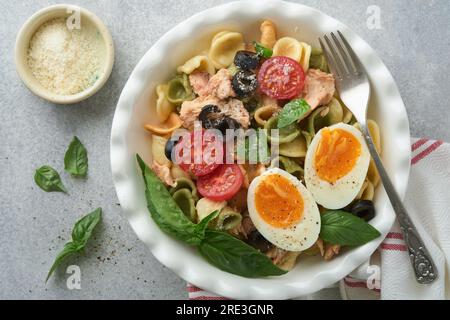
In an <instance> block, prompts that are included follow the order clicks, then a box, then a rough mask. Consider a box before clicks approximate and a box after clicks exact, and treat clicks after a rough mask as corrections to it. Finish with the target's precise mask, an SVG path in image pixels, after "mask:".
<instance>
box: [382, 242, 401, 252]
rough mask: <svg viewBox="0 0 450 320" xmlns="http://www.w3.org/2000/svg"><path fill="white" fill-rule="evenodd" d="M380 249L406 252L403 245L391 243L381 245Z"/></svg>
mask: <svg viewBox="0 0 450 320" xmlns="http://www.w3.org/2000/svg"><path fill="white" fill-rule="evenodd" d="M380 248H381V249H383V250H389V251H406V250H407V248H406V246H405V245H404V244H392V243H382V244H381V245H380Z"/></svg>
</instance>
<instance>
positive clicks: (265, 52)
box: [253, 41, 273, 59]
mask: <svg viewBox="0 0 450 320" xmlns="http://www.w3.org/2000/svg"><path fill="white" fill-rule="evenodd" d="M253 46H254V47H255V51H256V53H257V54H258V55H259V56H261V57H263V58H266V59H269V58H270V57H271V56H272V55H273V50H272V49H269V48H266V47H264V46H263V45H262V44H261V43H258V42H256V41H253Z"/></svg>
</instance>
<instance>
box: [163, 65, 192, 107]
mask: <svg viewBox="0 0 450 320" xmlns="http://www.w3.org/2000/svg"><path fill="white" fill-rule="evenodd" d="M166 95H167V99H168V100H169V101H170V102H172V103H173V104H175V105H181V104H182V103H183V102H184V101H189V100H193V99H194V98H195V95H194V91H193V90H192V87H191V85H190V83H189V78H188V76H187V74H185V73H183V74H182V75H179V76H176V77H175V78H173V79H172V80H170V81H169V83H168V84H167V91H166Z"/></svg>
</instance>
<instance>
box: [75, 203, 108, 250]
mask: <svg viewBox="0 0 450 320" xmlns="http://www.w3.org/2000/svg"><path fill="white" fill-rule="evenodd" d="M101 218H102V208H97V209H95V210H94V211H93V212H91V213H89V214H88V215H86V216H84V217H83V218H81V219H80V220H78V221H77V222H76V223H75V226H74V227H73V230H72V240H73V241H74V242H75V243H76V244H77V245H79V246H82V247H84V246H85V245H86V243H87V241H88V240H89V238H90V237H91V235H92V231H93V230H94V228H95V226H96V225H97V224H98V223H99V222H100V220H101Z"/></svg>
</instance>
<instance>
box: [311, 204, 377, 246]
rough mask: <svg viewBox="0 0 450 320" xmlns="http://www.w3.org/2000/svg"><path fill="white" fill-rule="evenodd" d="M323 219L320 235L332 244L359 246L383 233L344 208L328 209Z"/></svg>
mask: <svg viewBox="0 0 450 320" xmlns="http://www.w3.org/2000/svg"><path fill="white" fill-rule="evenodd" d="M321 220H322V224H321V228H320V236H319V237H320V238H321V239H323V240H324V241H326V242H329V243H331V244H339V245H342V246H359V245H362V244H365V243H367V242H369V241H372V240H374V239H376V238H378V237H379V236H380V235H381V234H380V232H379V231H378V230H377V229H375V228H374V227H372V226H371V225H370V224H368V223H367V222H366V221H364V220H363V219H361V218H358V217H357V216H354V215H353V214H351V213H348V212H345V211H342V210H330V211H327V212H325V213H324V214H323V215H322V217H321Z"/></svg>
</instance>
